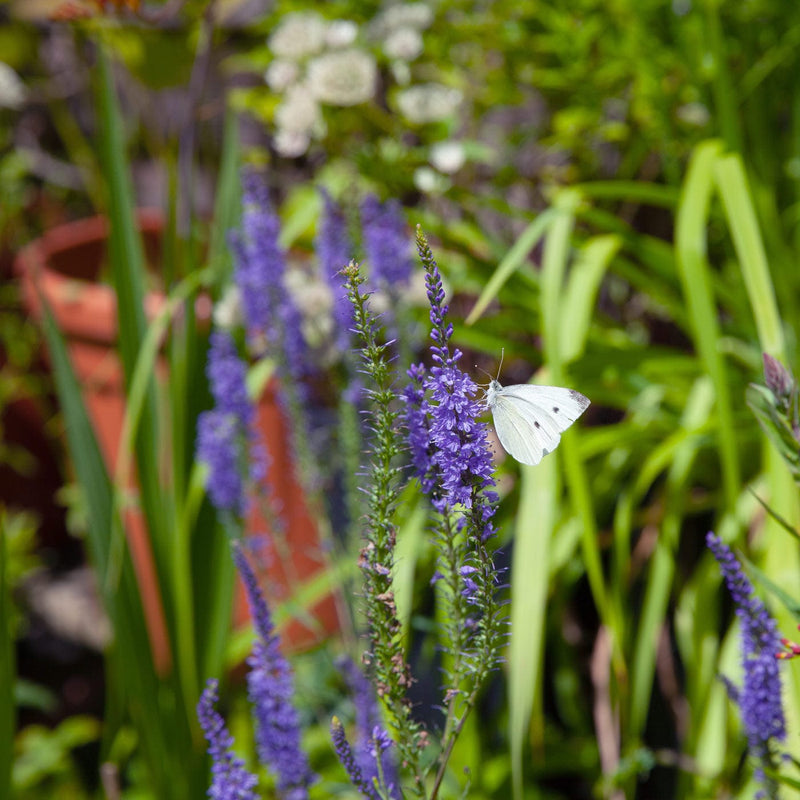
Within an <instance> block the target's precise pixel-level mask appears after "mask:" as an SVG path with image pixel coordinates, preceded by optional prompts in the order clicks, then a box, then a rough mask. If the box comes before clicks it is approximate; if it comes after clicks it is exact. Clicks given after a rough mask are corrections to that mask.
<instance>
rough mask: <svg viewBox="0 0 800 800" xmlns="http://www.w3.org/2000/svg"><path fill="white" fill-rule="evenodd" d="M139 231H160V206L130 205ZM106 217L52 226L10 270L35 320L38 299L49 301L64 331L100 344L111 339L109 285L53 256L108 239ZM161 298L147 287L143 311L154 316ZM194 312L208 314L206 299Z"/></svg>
mask: <svg viewBox="0 0 800 800" xmlns="http://www.w3.org/2000/svg"><path fill="white" fill-rule="evenodd" d="M135 213H136V221H137V225H138V229H139V232H140V234H150V235H154V236H158V235H160V234H161V233H162V232H163V230H164V214H163V212H162V211H161V210H160V209H155V208H141V209H137V210H136V212H135ZM108 230H109V222H108V218H107V217H106V216H105V215H97V216H94V217H87V218H85V219H80V220H75V221H73V222H67V223H64V224H63V225H57V226H55V227H54V228H51V229H50V230H48V231H46V232H45V233H44V234H43V235H42V236H41V237H39V238H38V239H34V240H33V241H31V242H29V243H28V244H27V245H25V247H23V248H22V249H21V250H20V251H19V252H18V253H17V254H16V257H15V259H14V272H15V274H16V275H17V277H18V278H19V280H20V283H21V288H22V297H23V301H24V303H25V306H26V308H27V309H28V312H29V313H30V314H31V316H32V317H33V318H34V319H36V320H37V321H39V320H41V319H42V317H43V314H44V310H43V303H42V298H44V300H45V301H46V303H47V304H48V305H49V307H50V309H51V310H52V312H53V316H54V317H55V320H56V322H57V323H58V325H59V327H60V328H61V330H62V331H63V332H64V334H65V335H66V336H68V337H69V338H74V339H82V340H85V341H90V342H94V343H97V344H101V345H110V344H113V343H114V342H116V339H117V298H116V293H115V292H114V289H113V288H112V287H111V286H109V285H107V284H103V283H100V282H98V281H93V280H90V279H85V278H78V277H75V276H74V275H71V274H66V273H65V272H64V270H60V269H58V268H57V267H56V266H54V264H53V261H54V260H55V256H56V255H65V254H67V253H69V251H70V250H76V251H78V250H79V248H81V247H85V246H90V247H91V246H101V245H104V244H105V243H106V242H107V240H108ZM164 302H165V296H164V293H163V292H159V291H148V292H147V293H146V295H145V300H144V305H145V314H146V315H147V318H148V319H152V318H153V317H155V316H156V315H157V314H158V312H159V311H160V309H161V308H162V307H163V305H164ZM198 302H199V304H198V307H197V311H198V316H199V317H200V318H207V317H210V314H211V303H210V301H209V299H208V298H207V297H202V296H201V297H200V298H198Z"/></svg>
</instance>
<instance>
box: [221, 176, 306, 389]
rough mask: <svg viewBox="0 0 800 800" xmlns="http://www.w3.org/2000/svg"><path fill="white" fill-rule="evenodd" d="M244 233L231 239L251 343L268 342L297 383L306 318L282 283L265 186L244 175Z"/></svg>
mask: <svg viewBox="0 0 800 800" xmlns="http://www.w3.org/2000/svg"><path fill="white" fill-rule="evenodd" d="M243 202H244V211H243V213H242V230H241V232H240V233H239V234H238V235H235V236H234V237H233V240H232V247H233V250H234V254H235V261H236V266H235V269H234V278H235V280H236V284H237V286H238V287H239V291H240V293H241V297H242V306H243V308H244V317H245V322H246V325H247V335H248V339H249V341H250V342H251V343H254V344H256V345H258V344H260V342H261V341H262V340H263V339H266V346H267V348H268V349H269V350H270V352H272V353H274V354H275V355H276V356H278V359H279V362H280V364H281V366H282V367H283V369H285V370H286V371H287V372H288V374H289V375H291V376H292V378H294V379H296V380H297V379H300V378H302V377H303V375H305V374H306V370H307V364H308V359H307V358H306V347H305V340H304V339H303V331H302V317H301V315H300V311H299V310H298V308H297V306H296V305H295V304H294V302H293V301H292V298H291V297H290V295H289V292H288V290H287V289H286V286H285V283H284V277H285V274H286V254H285V253H284V251H283V248H282V247H281V246H280V244H279V242H278V237H279V234H280V220H279V219H278V216H277V214H275V212H274V211H273V210H272V205H271V204H270V201H269V194H268V192H267V188H266V185H265V184H264V182H263V181H262V180H261V179H260V178H259V177H258V176H257V175H255V174H252V173H247V174H246V175H245V177H244V195H243Z"/></svg>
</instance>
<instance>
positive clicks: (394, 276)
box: [361, 195, 413, 291]
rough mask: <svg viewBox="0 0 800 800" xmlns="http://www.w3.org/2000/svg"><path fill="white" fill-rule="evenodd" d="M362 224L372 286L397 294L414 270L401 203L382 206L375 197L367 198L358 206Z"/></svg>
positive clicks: (390, 201) (390, 202) (395, 202)
mask: <svg viewBox="0 0 800 800" xmlns="http://www.w3.org/2000/svg"><path fill="white" fill-rule="evenodd" d="M361 224H362V229H363V232H364V251H365V253H366V256H367V261H368V262H369V270H370V283H371V285H372V286H373V287H375V288H376V289H383V288H387V289H389V291H397V290H398V289H399V288H400V287H402V286H404V285H405V284H407V283H408V281H409V279H410V278H411V271H412V269H413V261H412V259H411V249H410V245H411V242H410V239H409V236H408V233H407V231H406V223H405V220H404V219H403V211H402V208H401V206H400V203H398V202H397V201H396V200H389V201H388V202H387V203H383V204H381V202H380V201H379V200H378V198H377V197H375V195H368V196H367V197H366V198H364V200H363V202H362V203H361Z"/></svg>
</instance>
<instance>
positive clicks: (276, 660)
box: [233, 546, 317, 800]
mask: <svg viewBox="0 0 800 800" xmlns="http://www.w3.org/2000/svg"><path fill="white" fill-rule="evenodd" d="M233 558H234V561H235V562H236V567H237V569H238V570H239V574H240V575H241V576H242V580H243V582H244V586H245V589H246V591H247V599H248V602H249V604H250V612H251V614H252V617H253V623H254V625H255V629H256V634H257V635H258V639H257V640H256V642H255V644H254V645H253V651H252V653H251V655H250V657H249V658H248V659H247V663H248V665H249V666H250V672H249V673H248V674H247V687H248V696H249V697H250V702H251V703H252V704H253V715H254V717H255V720H256V748H257V751H258V757H259V760H260V761H261V763H262V764H264V766H266V767H268V768H269V769H270V770H271V771H272V772H273V773H274V774H275V775H276V778H277V789H278V792H279V795H280V797H281V798H284V800H305V798H307V797H308V787H309V786H310V785H311V784H312V783H314V781H316V780H317V776H316V775H315V774H314V773H313V772H312V771H311V768H310V767H309V764H308V758H307V757H306V754H305V753H304V752H303V751H302V749H301V747H300V721H299V719H298V716H297V711H296V710H295V707H294V705H293V697H294V678H293V675H292V668H291V666H290V665H289V662H288V661H287V660H286V658H285V657H284V656H283V654H282V653H281V651H280V641H279V639H278V636H277V635H276V634H275V630H274V627H273V624H272V617H271V615H270V612H269V608H268V606H267V603H266V600H265V599H264V595H263V593H262V592H261V589H260V588H259V586H258V581H257V579H256V576H255V574H254V572H253V570H252V569H251V567H250V564H249V562H248V561H247V558H246V556H245V555H244V553H243V552H242V550H241V548H240V547H238V546H236V547H235V548H234V551H233Z"/></svg>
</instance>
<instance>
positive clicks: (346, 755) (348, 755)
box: [331, 717, 380, 800]
mask: <svg viewBox="0 0 800 800" xmlns="http://www.w3.org/2000/svg"><path fill="white" fill-rule="evenodd" d="M331 740H332V741H333V749H334V750H335V751H336V755H337V756H338V757H339V761H340V762H341V764H342V766H343V767H344V771H345V772H346V773H347V777H348V778H349V779H350V783H351V784H353V787H354V788H356V789H358V791H359V792H361V794H362V795H363V796H364V797H366V798H368V800H380V795H379V794H378V792H377V791H376V790H375V788H374V786H373V785H372V783H371V782H370V781H368V780H367V779H366V778H365V777H364V774H363V773H362V772H361V767H359V766H358V764H357V763H356V760H355V757H354V756H353V751H352V750H351V749H350V743H349V742H348V741H347V736H346V735H345V732H344V725H342V723H341V722H339V719H338V718H337V717H334V718H333V719H332V720H331Z"/></svg>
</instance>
